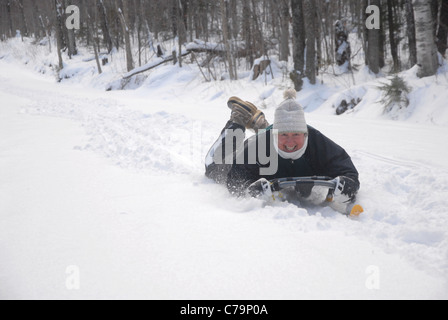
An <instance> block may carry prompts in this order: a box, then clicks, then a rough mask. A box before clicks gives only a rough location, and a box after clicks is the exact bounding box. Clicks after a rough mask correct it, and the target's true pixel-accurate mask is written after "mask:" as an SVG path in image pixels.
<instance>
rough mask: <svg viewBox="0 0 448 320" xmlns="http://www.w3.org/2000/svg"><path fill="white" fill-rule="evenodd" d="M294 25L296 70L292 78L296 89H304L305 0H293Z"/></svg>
mask: <svg viewBox="0 0 448 320" xmlns="http://www.w3.org/2000/svg"><path fill="white" fill-rule="evenodd" d="M291 11H292V21H293V24H292V27H293V33H294V37H293V59H294V71H293V72H291V74H290V76H291V80H292V81H293V83H294V87H295V89H296V91H300V90H302V86H303V80H302V79H303V76H304V75H303V70H304V68H305V25H304V22H303V0H291Z"/></svg>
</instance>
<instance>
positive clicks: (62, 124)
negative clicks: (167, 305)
mask: <svg viewBox="0 0 448 320" xmlns="http://www.w3.org/2000/svg"><path fill="white" fill-rule="evenodd" d="M16 46H17V47H14V48H18V46H19V44H16ZM2 49H3V51H2ZM15 50H17V49H15ZM36 50H43V49H36ZM17 56H21V57H22V56H25V57H27V55H26V54H19V53H17V52H15V53H11V52H10V51H7V50H6V49H5V47H3V48H1V47H0V70H1V71H0V101H1V102H0V103H1V107H0V168H1V170H0V298H2V299H29V298H31V299H47V298H57V299H81V298H87V299H108V298H111V299H130V298H137V299H314V298H317V299H446V298H448V282H447V281H448V210H447V207H448V164H447V162H446V159H447V157H448V148H447V144H446V137H448V111H446V110H448V109H446V107H445V105H444V104H446V101H447V99H448V90H447V88H448V80H447V74H448V73H447V70H446V67H442V68H441V72H440V73H439V74H438V75H437V76H436V77H431V78H426V79H417V78H416V77H415V70H410V71H408V72H407V73H405V74H403V77H405V78H406V79H407V81H408V83H409V84H410V85H412V86H413V89H414V90H413V91H412V93H411V94H410V95H411V96H410V100H411V104H410V108H409V110H407V111H406V112H407V113H403V114H400V115H399V118H400V121H396V120H391V119H390V118H389V117H388V116H387V115H383V114H382V109H381V106H378V105H377V104H375V101H378V100H379V99H380V96H379V93H378V92H377V90H374V89H372V86H374V85H376V84H378V82H377V80H376V79H374V78H373V77H371V76H370V75H368V74H367V73H366V72H365V70H361V71H360V72H359V73H357V74H356V75H355V78H354V79H351V78H348V79H349V80H350V81H352V80H354V83H351V84H350V85H348V84H347V88H344V86H345V85H342V86H340V85H338V83H340V82H341V81H342V82H345V83H348V82H349V80H347V78H344V79H343V80H341V78H338V77H326V78H325V81H324V84H319V85H316V86H309V85H306V86H305V89H304V90H303V92H301V93H300V94H299V97H298V100H299V101H300V102H301V103H302V104H303V105H304V106H305V107H306V108H307V111H308V112H307V120H308V122H309V123H310V124H311V125H313V126H314V127H316V128H318V129H319V130H320V131H322V132H323V133H324V134H326V135H327V136H329V137H330V138H332V139H333V140H335V141H336V142H338V143H339V144H341V145H342V146H343V147H344V148H345V149H346V150H347V151H348V153H349V154H351V155H352V158H353V161H354V163H355V165H356V166H357V168H358V170H359V171H360V175H361V176H360V179H361V184H362V186H361V191H360V195H359V201H360V202H361V203H362V204H363V205H364V207H365V210H366V212H365V213H364V214H363V215H362V216H361V217H360V218H359V219H357V220H353V219H348V218H346V217H345V216H342V215H340V214H338V213H336V212H334V211H333V210H331V209H330V208H305V209H301V208H298V207H296V206H294V205H292V204H286V203H277V204H275V205H268V206H266V205H265V204H264V203H262V202H261V201H259V200H256V199H236V198H233V197H232V196H230V195H229V194H228V192H227V190H226V189H225V188H224V187H222V186H218V185H215V184H214V183H213V182H211V181H209V180H207V179H206V178H205V177H204V176H203V171H204V167H203V159H204V157H205V154H206V152H207V151H208V148H209V147H210V146H211V144H212V143H213V142H214V140H215V139H216V137H217V135H218V134H219V132H220V130H221V128H222V126H223V125H224V124H225V122H226V121H227V119H228V117H229V110H228V108H227V106H226V101H227V99H228V98H229V97H230V96H232V95H237V96H240V97H242V98H244V99H246V100H251V101H253V102H254V103H256V104H257V105H260V106H264V107H265V108H266V109H265V110H264V111H265V113H266V115H267V117H268V119H271V120H272V119H273V113H274V110H275V106H276V105H277V104H278V103H280V102H281V98H282V90H283V89H284V88H285V87H286V85H287V82H286V80H285V79H283V78H282V76H281V75H280V76H276V78H275V79H273V80H270V81H268V82H267V84H265V83H264V81H265V80H263V79H260V80H257V81H254V82H253V81H249V80H247V78H244V79H242V80H239V81H235V82H229V81H222V82H211V83H205V82H204V81H203V78H202V77H201V75H200V73H199V72H198V70H197V69H195V68H194V67H193V66H191V65H190V66H189V65H186V66H185V67H184V68H182V69H179V68H178V67H173V66H171V65H167V66H161V67H158V68H157V69H156V70H154V71H152V72H151V73H150V76H149V78H148V79H146V81H145V82H144V83H143V84H142V85H141V86H140V87H139V88H138V89H136V90H125V91H110V92H106V91H105V90H104V88H105V84H106V83H109V82H111V81H114V80H116V79H114V76H113V75H114V72H112V71H116V70H108V69H107V68H111V69H112V68H118V67H117V65H116V64H111V65H110V66H109V67H106V68H105V72H104V74H103V75H101V76H94V74H95V69H94V62H91V64H89V67H85V66H86V62H82V58H79V60H74V61H69V62H67V64H68V65H67V66H66V68H65V69H64V72H66V73H67V74H69V73H70V70H76V72H72V73H71V74H72V75H75V76H73V77H72V78H71V79H67V80H64V81H63V82H62V83H56V82H55V78H54V76H52V75H51V73H49V72H47V73H46V74H45V75H42V74H39V73H37V72H36V71H40V72H42V71H43V70H44V71H45V70H47V71H48V70H50V69H49V67H48V65H47V66H45V64H42V63H41V62H42V61H43V59H42V56H41V55H40V54H38V53H33V54H32V55H31V56H32V57H33V58H34V60H33V59H29V58H26V59H25V61H24V60H20V59H17ZM28 57H29V56H28ZM84 58H85V57H84ZM52 59H53V60H52ZM48 61H54V56H51V57H50V56H49V57H48ZM21 62H26V63H27V65H26V66H25V65H24V64H23V63H21ZM383 80H384V79H383ZM344 95H349V96H350V97H355V96H356V97H357V98H358V97H359V98H362V99H363V100H362V102H361V104H360V105H358V107H357V108H356V109H355V112H351V113H349V114H347V115H343V116H339V117H337V116H335V115H334V108H333V105H334V104H335V103H337V102H339V101H340V100H341V99H342V98H341V97H342V96H344Z"/></svg>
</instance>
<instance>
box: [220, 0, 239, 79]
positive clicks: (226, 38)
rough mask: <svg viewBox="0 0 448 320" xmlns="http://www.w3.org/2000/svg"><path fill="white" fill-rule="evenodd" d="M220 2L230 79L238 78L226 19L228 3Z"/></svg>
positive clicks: (222, 0)
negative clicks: (235, 72)
mask: <svg viewBox="0 0 448 320" xmlns="http://www.w3.org/2000/svg"><path fill="white" fill-rule="evenodd" d="M220 4H221V17H222V34H223V40H224V45H225V48H226V54H227V61H228V63H229V75H230V80H236V79H235V74H234V68H233V60H232V53H231V52H230V43H229V32H228V28H227V19H226V17H227V10H226V5H225V3H224V0H221V1H220Z"/></svg>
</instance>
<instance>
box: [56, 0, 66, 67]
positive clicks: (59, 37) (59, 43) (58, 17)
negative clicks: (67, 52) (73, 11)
mask: <svg viewBox="0 0 448 320" xmlns="http://www.w3.org/2000/svg"><path fill="white" fill-rule="evenodd" d="M54 11H55V14H56V44H57V51H58V61H59V65H58V67H59V69H58V71H60V70H62V69H63V68H64V62H63V61H62V54H61V50H62V46H63V40H62V7H61V4H60V3H59V1H58V0H54Z"/></svg>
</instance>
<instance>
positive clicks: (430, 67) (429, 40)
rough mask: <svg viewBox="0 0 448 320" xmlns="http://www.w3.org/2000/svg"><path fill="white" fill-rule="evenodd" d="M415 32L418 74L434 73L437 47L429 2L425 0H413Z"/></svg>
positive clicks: (425, 75) (428, 74)
mask: <svg viewBox="0 0 448 320" xmlns="http://www.w3.org/2000/svg"><path fill="white" fill-rule="evenodd" d="M413 5H414V17H415V31H416V32H415V33H416V39H417V63H418V65H419V67H420V68H419V71H418V76H419V77H420V78H423V77H428V76H432V75H435V74H436V72H437V69H438V67H439V63H438V57H437V47H436V42H435V39H434V33H435V32H434V21H433V16H432V10H431V4H430V3H429V2H428V1H426V0H413Z"/></svg>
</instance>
